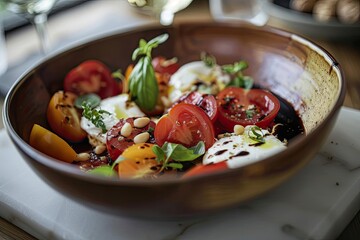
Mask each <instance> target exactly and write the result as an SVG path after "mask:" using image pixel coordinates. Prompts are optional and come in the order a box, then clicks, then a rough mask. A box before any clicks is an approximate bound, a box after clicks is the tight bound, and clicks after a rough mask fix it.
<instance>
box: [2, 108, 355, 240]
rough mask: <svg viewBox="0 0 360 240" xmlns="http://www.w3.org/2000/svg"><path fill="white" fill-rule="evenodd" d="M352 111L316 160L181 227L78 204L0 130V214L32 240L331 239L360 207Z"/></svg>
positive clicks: (346, 112)
mask: <svg viewBox="0 0 360 240" xmlns="http://www.w3.org/2000/svg"><path fill="white" fill-rule="evenodd" d="M359 121H360V111H357V110H354V109H350V108H345V107H343V108H342V109H341V113H340V115H339V118H338V121H337V123H336V125H335V128H334V129H333V131H332V133H331V135H330V136H329V138H328V139H327V141H326V143H325V145H324V147H323V148H322V149H321V150H320V151H319V153H318V154H317V156H316V157H315V158H314V159H313V160H312V161H311V162H310V163H309V164H308V165H307V166H306V167H305V168H304V169H302V170H301V171H300V172H299V173H298V174H297V175H296V176H294V177H293V178H291V179H290V181H288V182H286V183H284V184H283V185H281V186H280V187H279V188H277V189H276V190H274V191H272V192H270V193H269V194H266V195H265V196H262V197H260V198H258V199H256V200H254V201H251V202H249V203H247V204H244V205H241V206H239V207H237V208H234V209H231V210H229V211H225V212H221V213H218V214H216V215H214V216H212V217H207V218H203V219H197V220H188V221H182V222H159V221H143V220H134V219H126V218H122V217H117V216H112V215H107V214H103V213H100V212H97V211H94V210H92V209H89V208H86V207H84V206H81V205H80V204H78V203H75V202H73V201H72V200H70V199H68V198H66V197H64V196H62V195H60V194H59V193H57V192H55V191H54V190H53V189H52V188H50V187H49V186H48V185H47V184H46V183H45V182H43V181H42V180H41V179H40V178H38V177H37V175H35V173H34V172H33V171H32V170H31V169H30V168H29V167H28V165H27V164H26V163H25V161H24V160H23V159H22V158H21V157H20V155H19V154H18V152H17V151H16V150H15V148H14V146H13V144H12V143H11V141H10V140H9V137H8V136H7V134H6V132H5V131H4V130H1V131H0V216H1V217H3V218H5V219H7V220H8V221H10V222H11V223H13V224H15V225H17V226H19V227H20V228H22V229H24V230H25V231H27V232H29V233H30V234H32V235H34V236H35V237H37V238H39V239H136V240H142V239H144V240H152V239H154V240H155V239H156V240H159V239H164V240H165V239H166V240H169V239H179V240H181V239H186V240H190V239H199V240H201V239H206V240H211V239H214V240H215V239H216V240H217V239H224V240H226V239H274V240H282V239H284V240H291V239H297V240H298V239H324V240H325V239H326V240H329V239H335V238H336V237H337V236H338V235H339V234H340V233H341V231H342V230H343V229H344V228H345V226H346V225H347V224H348V223H349V222H350V221H351V219H352V218H353V217H354V214H355V213H356V212H357V211H358V210H359V209H360V206H359V203H360V194H359V193H360V169H359V167H360V160H359V155H360V142H359V141H358V137H359V136H360V128H359V126H358V123H359Z"/></svg>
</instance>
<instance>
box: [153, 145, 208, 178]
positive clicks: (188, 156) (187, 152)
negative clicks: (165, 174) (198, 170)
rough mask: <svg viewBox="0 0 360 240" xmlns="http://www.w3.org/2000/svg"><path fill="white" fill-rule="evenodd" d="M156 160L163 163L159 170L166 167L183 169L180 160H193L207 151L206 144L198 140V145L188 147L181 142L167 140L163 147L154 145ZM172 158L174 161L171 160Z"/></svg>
mask: <svg viewBox="0 0 360 240" xmlns="http://www.w3.org/2000/svg"><path fill="white" fill-rule="evenodd" d="M152 150H153V152H154V153H155V154H156V160H157V161H158V162H159V163H160V164H161V165H162V167H161V169H160V171H159V172H161V171H163V170H164V169H165V168H173V169H182V168H183V165H182V164H181V163H180V162H186V161H193V160H195V159H196V158H198V157H200V156H201V155H203V154H204V153H205V144H204V142H203V141H200V142H198V144H197V145H196V146H193V147H190V148H186V147H184V146H183V145H181V144H177V143H169V142H165V143H164V145H163V146H162V147H160V146H158V145H155V146H153V147H152ZM170 160H172V162H170Z"/></svg>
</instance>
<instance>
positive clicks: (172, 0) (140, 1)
mask: <svg viewBox="0 0 360 240" xmlns="http://www.w3.org/2000/svg"><path fill="white" fill-rule="evenodd" d="M192 1H193V0H128V2H129V3H130V5H132V6H134V7H136V8H138V10H141V11H142V12H145V13H148V14H150V15H155V16H156V17H157V18H159V20H160V23H161V24H162V25H165V26H166V25H171V24H172V22H173V20H174V15H175V13H176V12H179V11H180V10H183V9H184V8H186V7H187V6H189V5H190V3H191V2H192Z"/></svg>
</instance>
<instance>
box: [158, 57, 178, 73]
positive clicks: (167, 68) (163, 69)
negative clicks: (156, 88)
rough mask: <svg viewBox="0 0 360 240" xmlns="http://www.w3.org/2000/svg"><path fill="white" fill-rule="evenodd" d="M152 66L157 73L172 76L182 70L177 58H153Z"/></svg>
mask: <svg viewBox="0 0 360 240" xmlns="http://www.w3.org/2000/svg"><path fill="white" fill-rule="evenodd" d="M152 65H153V67H154V71H155V72H157V73H161V74H164V73H167V74H170V75H172V74H174V73H175V72H176V71H177V70H178V69H179V68H180V65H179V64H178V63H177V60H176V58H172V59H166V58H165V57H163V56H158V57H155V58H153V60H152Z"/></svg>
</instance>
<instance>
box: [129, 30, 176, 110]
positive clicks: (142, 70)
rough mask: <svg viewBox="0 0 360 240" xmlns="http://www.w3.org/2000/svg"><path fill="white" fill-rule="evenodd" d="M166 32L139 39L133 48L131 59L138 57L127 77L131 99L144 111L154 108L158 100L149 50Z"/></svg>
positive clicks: (163, 38)
mask: <svg viewBox="0 0 360 240" xmlns="http://www.w3.org/2000/svg"><path fill="white" fill-rule="evenodd" d="M168 37H169V35H168V34H162V35H160V36H158V37H156V38H153V39H152V40H150V41H149V42H146V41H145V40H144V39H141V40H140V41H139V47H138V48H137V49H135V50H134V52H133V55H132V59H133V60H135V59H136V58H137V57H140V58H139V60H138V62H137V63H136V65H135V67H134V69H133V71H132V72H131V74H130V77H129V90H130V94H131V99H132V100H133V101H135V103H136V104H137V105H138V106H139V107H140V108H141V109H142V110H145V111H152V110H154V108H155V106H156V103H157V100H158V94H159V89H158V84H157V80H156V77H155V71H154V68H153V66H152V63H151V61H152V59H151V51H152V49H153V48H155V47H157V46H158V45H159V44H160V43H163V42H165V41H166V40H167V39H168Z"/></svg>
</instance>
